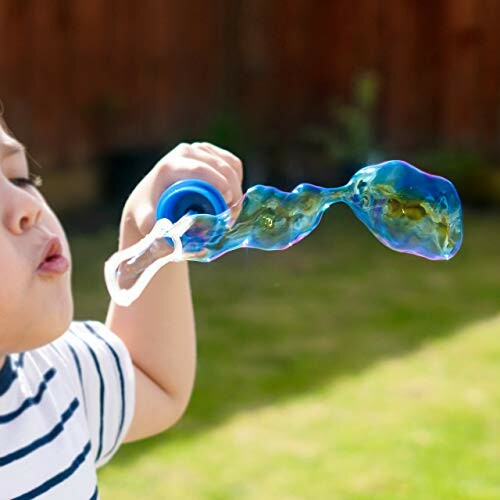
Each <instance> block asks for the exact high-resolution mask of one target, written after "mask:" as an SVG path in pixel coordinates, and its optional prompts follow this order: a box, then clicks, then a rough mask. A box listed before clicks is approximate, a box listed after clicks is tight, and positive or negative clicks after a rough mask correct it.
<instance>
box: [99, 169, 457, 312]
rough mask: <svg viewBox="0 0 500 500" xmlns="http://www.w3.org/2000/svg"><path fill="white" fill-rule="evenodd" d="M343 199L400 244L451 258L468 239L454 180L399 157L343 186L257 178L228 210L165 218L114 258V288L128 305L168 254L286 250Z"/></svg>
mask: <svg viewBox="0 0 500 500" xmlns="http://www.w3.org/2000/svg"><path fill="white" fill-rule="evenodd" d="M337 202H344V203H346V204H347V205H348V206H350V207H351V209H352V210H353V212H354V213H355V214H356V216H357V217H358V218H359V219H360V220H361V221H362V222H363V224H365V226H366V227H367V228H368V229H369V230H370V231H371V232H372V233H373V234H374V236H375V237H376V238H378V239H379V241H381V242H382V243H383V244H384V245H386V246H387V247H389V248H391V249H392V250H396V251H398V252H406V253H410V254H414V255H417V256H420V257H424V258H426V259H430V260H448V259H450V258H452V257H453V256H454V255H455V254H456V252H457V251H458V250H459V248H460V246H461V243H462V238H463V226H462V208H461V203H460V199H459V196H458V193H457V191H456V189H455V187H454V186H453V184H452V183H451V182H450V181H449V180H447V179H445V178H444V177H440V176H437V175H431V174H428V173H426V172H424V171H422V170H420V169H418V168H416V167H414V166H412V165H410V164H408V163H406V162H403V161H399V160H393V161H388V162H385V163H380V164H378V165H371V166H367V167H364V168H362V169H360V170H358V171H357V172H356V173H355V174H354V175H353V176H352V178H351V179H350V180H349V182H348V183H347V184H346V185H344V186H341V187H337V188H323V187H319V186H315V185H314V184H308V183H302V184H299V185H298V186H296V187H295V188H294V189H293V191H291V192H285V191H281V190H279V189H277V188H274V187H271V186H264V185H261V184H257V185H255V186H253V187H251V188H250V189H248V191H247V192H246V193H245V194H244V195H243V197H242V198H241V199H240V200H238V202H237V203H235V204H234V205H232V206H231V207H229V208H228V210H226V211H225V212H223V213H220V214H217V215H209V214H190V215H185V216H184V217H182V218H181V219H180V220H179V221H177V222H176V223H175V224H172V223H171V222H170V221H168V219H160V220H159V221H157V224H156V225H155V227H154V228H153V230H152V231H151V233H150V234H149V235H148V236H147V237H146V238H144V240H142V241H141V242H139V243H138V244H136V245H134V246H133V247H130V248H128V249H126V250H124V251H122V252H118V253H117V254H115V255H113V256H112V258H110V259H108V261H107V262H106V265H105V276H106V283H107V286H108V290H109V291H110V293H111V295H112V297H113V299H114V300H115V301H117V303H121V304H122V305H125V304H128V303H130V302H132V301H133V300H135V298H137V297H138V296H139V295H140V293H141V292H142V290H143V289H144V287H145V286H146V285H147V282H149V280H150V279H151V277H152V275H153V274H154V273H155V272H156V271H157V270H158V269H159V268H160V267H161V266H163V265H164V264H166V263H167V262H179V261H198V262H211V261H213V260H215V259H217V258H219V257H220V256H221V255H224V254H225V253H227V252H230V251H231V250H236V249H238V248H256V249H260V250H284V249H286V248H289V247H291V246H292V245H294V244H296V243H297V242H299V241H300V240H302V239H303V238H305V237H306V236H307V235H309V234H310V233H311V232H312V231H313V230H314V229H315V228H316V227H317V226H318V224H319V223H320V221H321V217H322V216H323V213H324V212H325V211H326V210H327V209H328V208H330V206H331V205H332V204H334V203H337ZM167 235H168V237H169V238H171V239H172V240H173V241H174V248H172V246H171V245H169V244H168V243H167V242H166V240H165V236H167ZM127 251H128V252H127Z"/></svg>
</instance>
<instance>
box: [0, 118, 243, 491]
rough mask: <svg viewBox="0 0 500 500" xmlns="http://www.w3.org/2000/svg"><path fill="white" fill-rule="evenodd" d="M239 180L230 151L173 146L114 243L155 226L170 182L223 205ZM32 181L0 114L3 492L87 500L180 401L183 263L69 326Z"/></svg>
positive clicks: (188, 366)
mask: <svg viewBox="0 0 500 500" xmlns="http://www.w3.org/2000/svg"><path fill="white" fill-rule="evenodd" d="M242 176H243V172H242V165H241V161H240V160H239V159H238V158H237V157H235V156H234V155H232V154H231V153H229V152H228V151H225V150H223V149H220V148H218V147H216V146H214V145H212V144H209V143H193V144H186V143H183V144H179V145H178V146H177V147H176V148H175V149H173V150H172V151H171V152H170V153H168V154H167V155H165V156H164V157H163V158H162V159H161V160H160V161H159V162H158V163H157V164H156V165H155V166H154V167H153V168H152V170H151V171H150V172H149V173H148V174H147V175H146V176H145V177H144V178H143V179H142V180H141V182H140V183H139V184H138V185H137V186H136V187H135V189H134V190H133V192H132V193H131V195H130V196H129V198H128V200H127V201H126V203H125V205H124V208H123V213H122V218H121V224H120V233H119V249H123V248H126V247H128V246H130V245H132V244H133V243H135V242H137V241H138V240H139V239H141V238H143V237H144V236H145V235H146V234H147V233H148V232H149V231H150V230H151V229H152V227H153V225H154V223H155V207H156V202H157V200H158V199H159V197H160V195H161V193H162V192H163V191H164V190H165V189H166V188H167V187H168V186H169V185H171V184H172V183H174V182H176V181H178V180H181V179H184V178H198V179H202V180H205V181H207V182H209V183H211V184H212V185H213V186H215V187H216V188H217V189H218V190H219V191H220V192H221V193H222V194H223V196H224V198H225V200H226V202H227V203H228V204H230V203H231V202H233V201H236V200H238V199H239V198H240V197H241V196H242V192H241V183H242ZM37 180H39V178H38V179H33V178H30V174H29V173H28V166H27V161H26V156H25V150H24V147H23V146H22V145H21V144H20V143H19V142H18V141H17V140H16V139H14V137H13V136H12V134H11V133H10V132H9V131H8V129H7V127H6V125H5V122H3V121H2V122H1V123H0V280H1V287H0V499H1V500H4V499H13V498H17V499H27V498H35V497H38V496H40V495H43V497H44V498H54V499H65V500H66V499H68V498H71V499H72V500H77V499H86V500H88V499H89V498H92V499H95V498H98V489H97V479H96V468H97V467H100V466H102V465H104V464H105V463H107V462H108V461H109V460H110V459H111V457H112V456H113V455H114V454H115V453H116V451H117V450H118V447H119V446H120V444H121V443H123V442H129V441H134V440H137V439H142V438H145V437H147V436H152V435H154V434H158V433H160V432H162V431H164V430H165V429H168V428H169V427H171V426H172V425H174V424H175V423H176V422H177V421H178V420H179V418H180V417H181V416H182V415H183V413H184V411H185V409H186V407H187V405H188V402H189V399H190V396H191V391H192V387H193V383H194V375H195V362H196V342H195V322H194V315H193V307H192V302H191V291H190V285H189V275H188V263H187V262H178V263H170V264H169V265H166V266H164V267H163V268H162V269H161V270H160V271H158V272H157V273H156V275H155V276H154V277H153V279H152V280H151V282H150V283H149V285H148V287H147V288H146V289H145V290H144V292H143V294H142V295H141V296H140V297H139V299H137V300H136V301H135V302H134V303H132V304H131V305H130V306H129V307H126V308H124V307H120V306H118V305H116V304H114V303H113V302H111V303H110V307H109V310H108V314H107V318H106V322H105V323H102V322H100V321H95V320H89V321H73V298H72V293H71V266H72V262H71V253H70V248H69V245H68V242H67V239H66V235H65V233H64V229H63V228H62V226H61V224H60V222H59V220H58V218H57V216H56V215H55V213H54V212H53V211H52V210H51V208H50V207H49V205H48V204H47V202H46V200H45V199H44V197H43V195H42V194H41V193H40V191H39V190H38V189H37V186H39V182H37ZM96 265H98V264H96Z"/></svg>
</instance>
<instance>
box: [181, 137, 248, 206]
mask: <svg viewBox="0 0 500 500" xmlns="http://www.w3.org/2000/svg"><path fill="white" fill-rule="evenodd" d="M195 144H197V143H195ZM189 158H195V159H197V160H201V161H204V162H205V163H208V164H209V165H211V166H212V167H213V168H215V169H216V170H217V171H218V172H220V173H221V174H222V175H224V177H225V178H226V179H227V180H228V182H229V190H230V192H231V193H230V198H229V199H226V198H227V197H226V196H225V195H224V193H222V194H223V196H224V199H226V201H227V202H228V203H231V202H233V201H236V200H238V199H239V198H240V197H241V196H242V192H241V183H240V180H239V178H238V174H237V173H236V171H235V169H234V168H231V166H230V165H229V164H228V163H227V162H226V161H225V160H224V159H223V158H221V157H220V156H219V155H218V154H217V153H214V152H213V151H211V150H206V149H204V148H202V147H201V146H195V147H193V148H191V151H190V153H189Z"/></svg>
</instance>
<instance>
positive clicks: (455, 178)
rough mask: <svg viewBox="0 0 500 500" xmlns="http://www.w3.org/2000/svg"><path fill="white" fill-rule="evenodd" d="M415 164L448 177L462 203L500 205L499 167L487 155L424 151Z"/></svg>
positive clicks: (453, 149) (414, 158)
mask: <svg viewBox="0 0 500 500" xmlns="http://www.w3.org/2000/svg"><path fill="white" fill-rule="evenodd" d="M412 163H413V164H414V165H415V166H417V167H418V168H421V169H422V170H425V171H426V172H429V173H431V174H435V175H441V176H443V177H446V178H447V179H449V180H450V181H451V182H453V184H454V185H455V187H456V188H457V191H458V193H459V195H460V198H461V200H462V201H463V202H466V203H470V204H474V205H478V206H491V205H497V206H500V170H499V169H498V165H496V164H495V163H496V162H495V161H493V160H490V159H489V158H488V157H487V156H486V155H485V154H483V153H481V152H478V151H474V150H466V149H460V148H450V147H448V148H440V149H433V150H422V151H420V152H417V153H415V154H414V155H412Z"/></svg>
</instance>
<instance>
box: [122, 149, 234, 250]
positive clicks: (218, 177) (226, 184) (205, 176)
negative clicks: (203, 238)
mask: <svg viewBox="0 0 500 500" xmlns="http://www.w3.org/2000/svg"><path fill="white" fill-rule="evenodd" d="M183 179H201V180H203V181H206V182H208V183H210V184H212V185H213V186H214V187H215V188H217V189H218V190H219V191H220V193H221V194H222V196H223V197H224V200H225V201H226V203H227V204H228V205H231V204H233V203H235V202H236V201H238V200H239V199H240V198H241V197H242V196H243V192H242V189H241V184H242V182H243V166H242V163H241V160H240V159H239V158H238V157H236V156H235V155H233V154H232V153H230V152H229V151H226V150H225V149H221V148H219V147H217V146H214V145H213V144H210V143H208V142H194V143H193V144H187V143H181V144H179V145H178V146H177V147H175V148H174V149H173V150H172V151H170V152H169V153H168V154H166V155H165V156H164V157H163V158H161V160H159V161H158V163H157V164H156V165H155V166H154V167H153V168H152V169H151V171H150V172H149V173H148V174H147V175H146V176H145V177H144V178H143V179H142V180H141V182H139V184H137V186H136V187H135V189H134V190H133V191H132V193H131V194H130V196H129V197H128V199H127V201H126V203H125V206H124V208H123V212H122V220H121V227H120V233H121V237H122V238H121V240H122V241H126V242H127V244H126V246H129V245H130V244H132V243H134V242H136V241H139V240H140V239H142V238H143V237H144V236H146V235H147V234H148V233H149V232H150V231H151V229H153V226H154V225H155V222H156V205H157V203H158V200H159V199H160V196H161V194H162V193H163V191H165V189H167V187H169V186H170V185H172V184H173V183H175V182H177V181H180V180H183Z"/></svg>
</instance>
